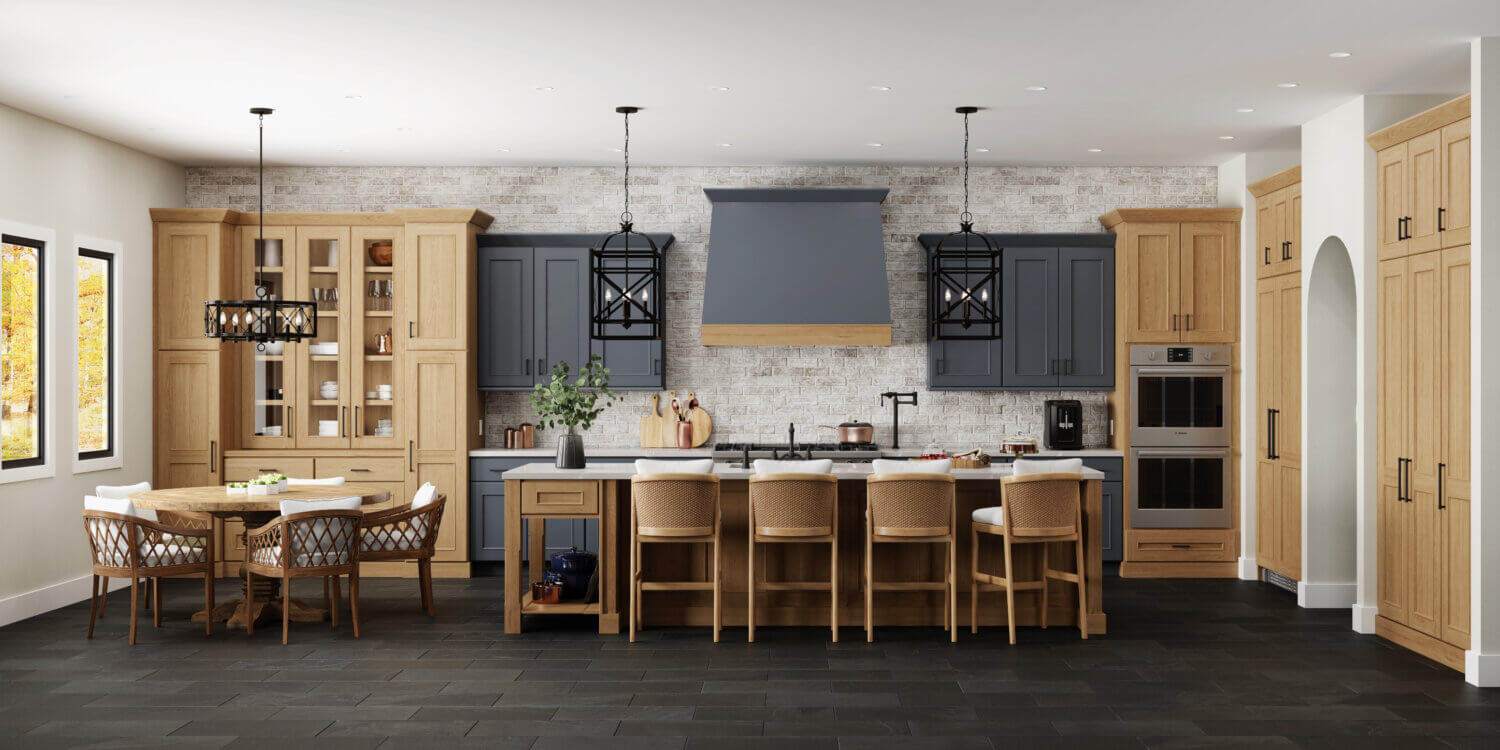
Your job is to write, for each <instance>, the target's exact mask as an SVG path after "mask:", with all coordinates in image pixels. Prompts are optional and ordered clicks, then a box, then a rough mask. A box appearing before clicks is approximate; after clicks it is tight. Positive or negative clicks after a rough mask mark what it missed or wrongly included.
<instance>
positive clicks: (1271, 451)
mask: <svg viewBox="0 0 1500 750" xmlns="http://www.w3.org/2000/svg"><path fill="white" fill-rule="evenodd" d="M1266 458H1267V459H1268V460H1269V459H1274V458H1276V446H1274V445H1272V444H1271V410H1270V409H1267V410H1266Z"/></svg>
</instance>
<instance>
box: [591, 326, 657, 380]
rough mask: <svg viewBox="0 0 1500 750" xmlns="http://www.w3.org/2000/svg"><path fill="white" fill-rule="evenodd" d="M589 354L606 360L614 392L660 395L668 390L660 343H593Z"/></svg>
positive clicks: (601, 341) (612, 340)
mask: <svg viewBox="0 0 1500 750" xmlns="http://www.w3.org/2000/svg"><path fill="white" fill-rule="evenodd" d="M589 350H590V351H591V352H592V353H594V354H597V355H599V356H600V357H602V358H603V359H604V366H605V367H608V368H609V387H610V388H612V389H615V390H621V391H629V390H650V391H659V390H661V389H663V388H665V387H666V383H667V380H666V368H664V367H663V366H662V359H661V342H660V341H656V340H649V341H637V340H619V339H608V340H600V339H591V340H590V341H589Z"/></svg>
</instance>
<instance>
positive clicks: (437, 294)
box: [400, 223, 478, 351]
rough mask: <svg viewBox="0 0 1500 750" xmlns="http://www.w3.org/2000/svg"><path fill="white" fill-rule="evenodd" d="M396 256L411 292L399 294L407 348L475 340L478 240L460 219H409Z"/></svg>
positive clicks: (437, 348)
mask: <svg viewBox="0 0 1500 750" xmlns="http://www.w3.org/2000/svg"><path fill="white" fill-rule="evenodd" d="M405 250H406V252H405V253H404V254H403V258H402V260H401V261H400V262H401V264H402V272H403V273H402V275H403V277H404V280H405V283H406V284H407V285H408V286H410V287H411V293H410V294H408V295H406V296H404V297H402V303H403V309H402V318H403V319H402V321H401V324H402V326H403V327H404V328H405V329H406V330H405V331H402V332H401V335H403V336H405V337H406V348H407V349H410V350H412V351H444V350H455V349H464V348H468V347H469V346H470V344H471V343H473V342H474V341H475V340H476V337H477V328H476V326H475V322H474V319H473V318H474V314H475V307H474V305H473V304H471V303H472V299H471V298H469V297H467V296H465V295H459V294H454V293H453V290H455V289H471V288H473V286H474V258H475V255H476V253H477V252H478V244H477V242H476V240H475V238H474V233H473V232H471V231H468V225H465V224H425V223H424V224H410V225H408V226H407V227H406V248H405Z"/></svg>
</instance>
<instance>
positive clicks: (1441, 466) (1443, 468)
mask: <svg viewBox="0 0 1500 750" xmlns="http://www.w3.org/2000/svg"><path fill="white" fill-rule="evenodd" d="M1447 468H1448V464H1444V463H1440V464H1438V510H1446V509H1447V508H1448V506H1447V505H1445V504H1444V503H1443V472H1444V471H1446V470H1447Z"/></svg>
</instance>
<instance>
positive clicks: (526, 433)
mask: <svg viewBox="0 0 1500 750" xmlns="http://www.w3.org/2000/svg"><path fill="white" fill-rule="evenodd" d="M520 433H521V437H520V438H519V439H520V442H521V444H520V445H518V446H516V447H517V448H535V447H536V425H533V424H532V423H530V422H522V423H521V429H520Z"/></svg>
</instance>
